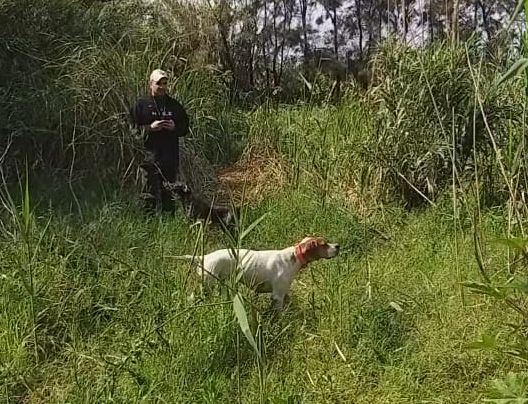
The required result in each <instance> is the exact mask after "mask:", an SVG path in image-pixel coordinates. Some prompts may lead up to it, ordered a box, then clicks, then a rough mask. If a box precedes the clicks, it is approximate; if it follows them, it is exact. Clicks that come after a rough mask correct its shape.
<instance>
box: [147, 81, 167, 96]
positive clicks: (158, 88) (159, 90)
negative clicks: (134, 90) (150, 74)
mask: <svg viewBox="0 0 528 404" xmlns="http://www.w3.org/2000/svg"><path fill="white" fill-rule="evenodd" d="M167 83H168V80H167V79H166V78H161V79H160V80H158V81H157V82H156V81H151V82H150V91H151V93H152V95H153V96H154V97H156V96H159V95H164V94H165V93H166V92H167Z"/></svg>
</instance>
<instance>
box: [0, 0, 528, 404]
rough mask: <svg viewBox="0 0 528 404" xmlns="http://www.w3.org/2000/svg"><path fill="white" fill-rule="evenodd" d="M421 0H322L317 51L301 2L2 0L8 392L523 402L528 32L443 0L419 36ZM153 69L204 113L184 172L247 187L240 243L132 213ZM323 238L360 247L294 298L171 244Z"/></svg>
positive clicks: (197, 116)
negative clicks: (209, 284) (211, 289)
mask: <svg viewBox="0 0 528 404" xmlns="http://www.w3.org/2000/svg"><path fill="white" fill-rule="evenodd" d="M382 3H383V4H386V2H382ZM413 3H414V2H403V5H400V4H397V2H395V4H394V5H392V3H391V4H390V7H389V8H387V9H385V10H383V6H381V5H380V4H377V2H374V1H366V0H364V3H363V4H362V2H361V1H360V2H357V1H356V2H354V3H353V4H354V7H351V8H346V7H345V6H344V5H343V4H344V2H339V1H337V2H334V1H320V2H319V3H318V4H320V5H321V7H323V9H324V10H325V14H324V16H326V17H325V18H328V19H329V21H330V23H331V25H332V27H333V28H332V30H330V31H328V32H327V33H323V34H324V35H326V34H329V38H330V40H329V52H330V54H331V53H332V52H333V58H329V59H328V58H327V59H325V58H324V57H322V56H321V55H322V53H321V52H320V51H316V50H315V49H314V45H313V44H312V43H311V42H310V41H314V37H315V35H314V32H315V28H314V27H310V26H308V25H304V24H301V25H300V26H299V27H297V28H292V27H293V25H292V24H291V23H292V19H293V18H294V16H297V15H303V12H302V10H304V8H303V7H314V5H313V4H312V3H310V2H305V1H299V2H292V1H282V2H279V1H271V0H269V1H266V2H264V3H257V2H251V1H249V2H246V5H248V6H247V8H236V7H235V5H236V4H238V3H237V2H236V1H233V2H228V1H220V2H217V3H214V4H213V3H210V4H209V3H206V4H198V3H196V4H194V3H192V4H191V3H189V4H188V3H179V2H172V1H159V2H155V3H153V4H150V5H149V3H144V2H134V1H124V2H100V1H81V0H77V1H62V0H51V1H50V0H47V1H31V2H30V1H28V0H23V1H16V2H15V1H12V0H0V38H1V41H0V116H2V117H3V119H2V120H1V122H0V135H1V136H0V148H1V149H0V173H1V174H2V177H1V178H2V186H1V192H0V196H1V198H0V201H1V202H2V205H1V206H2V208H1V210H0V219H1V226H0V310H1V311H0V312H1V314H0V381H1V386H0V392H1V394H2V395H3V396H5V397H6V401H7V402H19V401H27V402H41V401H43V402H57V403H59V402H107V401H119V402H132V401H140V400H146V401H156V402H158V401H159V402H211V403H213V402H219V401H221V400H224V401H226V400H227V401H229V402H231V401H233V402H234V401H238V402H257V401H260V402H273V403H276V402H277V403H279V402H285V403H286V402H287V403H290V402H313V403H319V402H358V403H359V402H364V403H384V402H386V403H395V402H398V403H400V402H401V403H405V402H409V403H415V402H442V403H448V402H451V403H467V402H479V401H482V400H483V399H485V398H487V399H490V400H497V402H501V403H507V402H525V401H523V400H528V391H527V390H528V383H527V380H528V379H527V378H526V373H525V371H526V361H527V360H528V348H527V345H526V344H527V340H526V331H527V330H526V318H527V317H528V309H527V307H526V302H527V293H528V287H527V279H526V264H527V262H526V259H527V255H526V252H527V250H526V248H527V242H526V238H525V226H526V220H527V218H528V211H527V208H526V200H525V198H526V189H527V185H528V183H527V170H526V159H527V154H526V144H525V131H526V88H528V87H526V86H525V83H523V81H522V80H521V78H520V77H521V76H519V75H514V74H507V75H506V76H503V75H504V73H505V72H506V71H507V69H508V67H509V66H511V65H514V63H515V62H516V60H518V59H520V58H521V56H522V52H523V51H524V47H523V46H520V47H519V46H517V45H518V44H517V42H518V41H519V37H518V35H517V36H516V34H515V32H516V31H515V30H514V29H513V28H511V27H506V26H505V25H503V24H501V23H500V21H499V22H497V21H495V20H493V18H495V17H494V16H496V15H497V13H499V14H500V12H502V11H501V10H502V8H501V7H502V5H503V3H504V2H494V1H490V2H463V1H460V2H446V5H449V7H446V8H445V10H448V11H449V12H448V11H446V13H447V16H446V18H445V19H442V15H441V11H440V10H442V8H441V7H440V6H439V5H440V2H436V1H431V2H429V5H430V6H431V7H430V8H429V9H428V14H427V15H428V18H425V19H424V20H422V24H423V23H424V21H426V22H427V23H428V24H429V25H428V29H427V31H426V32H428V33H429V34H428V35H429V37H428V38H429V40H428V41H427V43H424V44H422V46H411V45H409V43H408V42H409V41H407V38H408V35H409V33H410V31H412V29H413V28H409V27H410V26H413V21H415V19H414V17H413V13H412V12H411V11H410V10H413V8H412V7H411V5H412V4H413ZM504 4H505V3H504ZM454 5H456V7H454ZM473 5H475V9H473V8H472V7H473ZM250 6H253V7H256V9H255V8H252V7H250ZM403 6H405V9H406V11H405V13H407V14H408V15H409V17H408V24H407V23H406V24H403V25H401V24H398V18H397V16H398V15H401V10H402V7H403ZM262 7H264V9H265V10H267V11H269V10H273V12H272V13H271V14H269V15H266V16H265V17H263V18H264V20H263V21H264V23H263V24H264V26H263V27H262V26H261V27H260V29H262V33H263V35H256V31H258V30H257V28H256V26H259V24H258V23H257V24H256V26H254V25H252V24H251V22H252V21H253V22H254V21H255V20H254V19H255V18H256V17H258V16H261V13H262V10H263V9H262ZM512 7H513V5H512ZM346 10H348V12H349V14H347V11H346ZM365 10H369V11H368V13H367V12H366V11H365ZM453 10H460V13H459V15H458V17H457V14H456V13H455V12H454V11H453ZM468 10H470V11H471V10H477V11H478V12H479V13H482V17H486V18H487V20H486V18H484V20H483V21H484V22H482V24H484V25H483V27H480V26H477V25H478V24H476V23H475V24H474V25H472V23H471V22H468V21H469V20H467V18H466V17H467V16H468V15H470V14H468ZM511 11H513V10H510V12H511ZM299 13H300V14H299ZM340 13H341V14H340ZM398 13H400V14H398ZM338 15H339V18H338ZM475 15H476V14H475ZM519 16H520V17H523V13H522V12H521V13H519ZM345 17H346V18H345ZM394 19H395V20H394ZM360 21H362V22H360ZM373 21H379V27H381V26H382V24H385V21H388V23H387V24H388V25H389V26H391V27H394V30H392V32H391V35H387V36H386V37H384V35H382V33H386V32H387V30H386V29H385V30H384V29H380V30H377V29H370V30H367V28H366V27H369V26H374V25H372V23H373ZM395 21H396V22H395ZM405 21H407V19H406V20H405ZM479 21H481V20H479ZM513 21H515V22H516V23H515V24H518V23H519V19H515V18H514V19H513ZM288 22H289V23H290V24H288ZM515 24H514V26H515ZM261 25H262V24H261ZM234 27H242V28H240V29H239V30H237V29H235V28H234ZM354 27H355V28H354ZM353 28H354V29H353ZM481 28H482V29H481ZM414 29H416V28H414ZM363 30H364V31H365V32H363ZM482 30H483V31H485V32H486V35H485V36H484V38H483V37H482V36H479V35H475V33H476V32H482ZM389 31H390V30H389ZM512 32H513V34H512ZM335 33H338V34H336V35H334V34H335ZM345 33H347V35H350V37H351V38H352V37H353V38H356V37H358V36H359V35H361V36H363V35H364V36H365V37H368V41H367V45H365V47H363V45H362V46H359V47H358V48H354V49H351V50H350V52H348V51H347V50H346V44H347V41H346V39H347V38H345V37H344V35H345ZM348 39H350V38H348ZM521 39H522V38H521ZM521 42H522V40H521ZM355 46H357V43H356V45H355ZM287 47H290V48H296V47H297V48H298V50H299V52H300V54H301V55H302V56H300V57H299V59H300V62H299V61H296V60H294V59H288V58H287V57H285V56H284V54H285V53H287V52H282V51H284V49H286V48H287ZM255 49H257V50H258V51H256V50H255ZM260 49H264V51H263V52H260ZM519 49H520V51H519ZM327 50H328V49H327ZM323 53H324V52H323ZM343 54H347V56H348V57H349V59H348V63H343V62H342V60H344V58H343V57H342V56H343ZM337 56H339V57H337ZM352 57H353V58H357V59H353V60H351V59H350V58H352ZM367 58H368V63H366V60H367ZM241 61H242V62H243V61H246V62H248V61H252V62H251V63H250V65H249V66H246V67H247V68H245V69H240V68H239V67H238V66H239V65H240V63H241ZM322 61H324V63H322ZM523 61H524V59H521V63H520V64H517V65H516V66H519V69H518V70H519V71H521V70H522V66H523V64H522V63H523ZM297 62H299V63H297ZM159 66H163V67H164V68H165V69H167V70H169V71H170V72H171V73H172V75H173V77H174V79H173V80H171V92H172V93H174V94H176V95H177V97H178V98H179V99H180V100H181V101H182V102H183V103H184V105H185V107H186V108H187V110H188V111H189V113H190V115H191V117H192V131H191V133H190V135H189V136H188V137H187V138H186V139H185V140H184V148H183V149H184V156H183V157H184V160H183V174H184V176H185V178H186V180H187V181H189V182H190V183H191V184H192V185H193V186H194V187H195V189H199V190H201V192H202V193H204V194H206V195H209V196H212V195H215V194H218V195H220V198H224V199H226V200H229V197H228V196H229V194H230V193H231V194H232V195H231V196H232V197H233V198H234V199H235V200H236V201H237V202H243V203H244V206H245V215H244V220H243V223H242V227H243V229H245V230H246V231H245V232H241V234H240V235H239V237H238V239H230V238H228V237H226V236H225V235H224V234H222V233H221V232H220V231H218V230H217V229H214V228H209V227H207V226H205V227H202V226H201V225H199V224H193V223H189V221H188V220H186V219H185V218H184V217H183V214H182V212H181V211H179V212H178V213H177V214H176V216H175V217H169V216H160V217H156V218H154V219H153V218H146V217H144V216H143V215H142V214H141V212H140V210H139V209H138V206H137V204H136V199H135V194H136V191H137V190H136V187H137V184H136V172H137V166H138V158H139V147H140V145H139V144H136V143H135V141H134V140H133V138H132V137H131V136H130V133H129V128H128V122H127V109H128V107H129V105H130V103H131V102H132V101H133V99H134V98H135V97H136V96H137V95H138V94H139V93H141V92H142V91H144V87H145V81H146V77H148V73H149V71H150V70H151V69H153V68H155V67H159ZM514 72H515V73H516V72H517V71H516V70H515V71H513V70H512V73H514ZM501 78H502V79H501ZM228 186H231V188H230V189H228ZM310 233H317V234H320V235H323V236H325V237H327V238H329V239H331V240H336V241H339V242H340V243H341V244H342V245H343V246H344V250H343V253H342V254H341V256H340V257H339V258H338V259H336V260H333V261H331V262H330V261H329V262H321V263H317V264H315V265H313V267H311V269H310V270H309V271H306V272H305V273H303V274H301V276H300V277H299V279H298V281H297V283H296V284H295V286H294V288H293V297H292V303H291V305H290V306H289V307H288V308H287V309H286V311H285V312H284V313H283V315H281V316H280V318H278V319H272V318H271V317H270V315H269V313H268V312H267V304H268V302H267V300H266V297H265V296H255V295H253V294H252V293H250V292H249V291H247V290H245V289H244V288H243V287H239V286H238V285H231V287H222V288H219V290H218V292H217V293H216V294H215V295H214V296H208V297H203V296H201V294H200V287H199V281H198V279H196V277H195V276H193V273H192V272H191V271H190V268H189V267H188V266H187V265H185V264H183V263H177V262H174V261H173V260H171V259H170V258H169V256H170V255H175V254H180V253H190V252H192V251H193V250H195V249H198V250H202V249H204V250H206V251H208V250H210V249H213V248H217V247H218V248H220V247H223V246H226V245H232V244H233V243H236V244H240V245H243V246H245V247H251V248H256V249H258V248H279V247H282V246H285V245H289V244H291V243H293V242H295V241H297V240H299V239H300V238H302V237H303V236H304V235H305V234H310ZM239 298H242V301H243V304H242V305H239V304H238V302H239V301H240V300H238V299H239ZM246 319H247V322H248V326H247V327H246V326H245V322H246ZM516 399H517V400H518V401H514V400H516ZM500 400H503V401H500ZM508 400H510V401H508Z"/></svg>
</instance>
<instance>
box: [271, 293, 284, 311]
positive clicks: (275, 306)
mask: <svg viewBox="0 0 528 404" xmlns="http://www.w3.org/2000/svg"><path fill="white" fill-rule="evenodd" d="M285 297H286V292H284V291H282V290H279V291H276V290H274V291H273V292H272V293H271V309H272V310H273V311H276V312H279V311H282V309H283V307H284V299H285Z"/></svg>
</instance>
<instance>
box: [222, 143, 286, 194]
mask: <svg viewBox="0 0 528 404" xmlns="http://www.w3.org/2000/svg"><path fill="white" fill-rule="evenodd" d="M217 178H218V181H219V183H220V184H219V185H220V187H219V192H218V198H219V200H223V201H229V200H230V199H231V198H232V199H233V200H234V201H235V202H237V203H241V202H242V201H244V202H258V201H260V200H262V198H264V197H265V196H267V195H269V194H270V193H274V192H277V191H279V190H281V189H283V188H284V187H285V186H286V184H287V183H288V164H287V162H286V161H285V160H284V159H283V158H281V157H280V156H279V155H277V154H275V153H272V152H270V151H269V150H261V149H260V150H259V149H252V150H250V151H249V152H248V153H246V154H245V155H244V156H243V157H242V158H241V159H240V160H239V161H237V162H236V163H235V164H233V165H232V166H229V167H225V168H222V169H220V170H218V171H217Z"/></svg>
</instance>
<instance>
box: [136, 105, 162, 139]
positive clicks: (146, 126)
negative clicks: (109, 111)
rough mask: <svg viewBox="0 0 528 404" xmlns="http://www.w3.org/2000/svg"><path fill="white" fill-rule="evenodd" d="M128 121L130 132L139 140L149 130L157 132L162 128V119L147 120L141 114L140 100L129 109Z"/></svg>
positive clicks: (149, 131)
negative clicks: (130, 127)
mask: <svg viewBox="0 0 528 404" xmlns="http://www.w3.org/2000/svg"><path fill="white" fill-rule="evenodd" d="M129 113H130V123H131V126H132V132H133V135H134V137H135V138H136V139H138V140H140V139H142V138H144V137H145V136H146V135H147V134H149V133H151V132H157V131H159V130H161V129H163V124H162V121H153V122H147V121H148V119H146V118H145V116H144V114H143V109H142V106H141V102H140V101H138V102H137V103H136V105H134V106H133V107H132V108H131V109H130V111H129Z"/></svg>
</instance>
